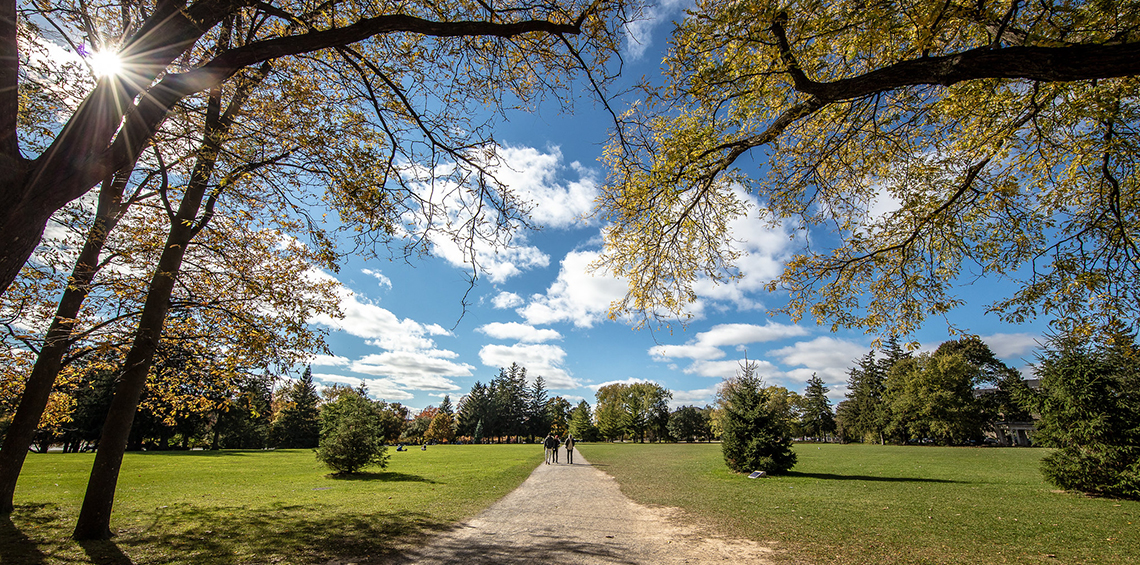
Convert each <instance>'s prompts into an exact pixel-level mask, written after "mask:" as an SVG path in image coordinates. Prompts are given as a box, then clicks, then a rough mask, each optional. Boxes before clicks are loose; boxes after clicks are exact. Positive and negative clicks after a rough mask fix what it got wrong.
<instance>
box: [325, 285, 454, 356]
mask: <svg viewBox="0 0 1140 565" xmlns="http://www.w3.org/2000/svg"><path fill="white" fill-rule="evenodd" d="M320 276H324V277H328V278H332V277H330V276H329V275H328V274H325V273H320ZM338 293H339V295H340V309H341V312H342V313H343V314H344V318H341V319H337V318H333V317H330V316H328V315H325V314H321V315H318V316H317V317H316V318H314V319H313V320H312V322H313V323H317V324H321V325H324V326H328V327H330V328H332V329H335V330H341V331H344V332H348V333H349V334H351V335H354V336H356V337H362V338H369V339H370V340H371V341H369V343H370V344H372V345H376V346H377V347H382V348H384V349H391V350H418V349H428V348H431V347H433V345H434V342H433V341H432V339H431V338H430V337H428V336H430V335H447V334H448V333H449V332H448V331H447V330H445V329H443V328H442V327H440V326H439V325H437V324H427V325H425V324H420V323H419V322H416V321H415V320H411V319H408V318H405V319H403V320H401V319H400V318H398V317H397V316H396V315H395V314H393V313H392V312H391V311H389V310H386V309H384V308H381V307H379V306H377V305H375V304H372V303H371V302H367V301H361V300H360V299H359V298H358V297H357V295H356V294H355V293H353V292H352V291H351V290H348V289H347V288H344V287H341V289H340V290H338Z"/></svg>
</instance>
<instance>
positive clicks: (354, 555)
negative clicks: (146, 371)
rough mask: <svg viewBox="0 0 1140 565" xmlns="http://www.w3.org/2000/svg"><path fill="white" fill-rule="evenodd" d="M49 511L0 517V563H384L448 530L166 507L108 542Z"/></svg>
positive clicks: (303, 513) (347, 516) (123, 521)
mask: <svg viewBox="0 0 1140 565" xmlns="http://www.w3.org/2000/svg"><path fill="white" fill-rule="evenodd" d="M44 506H48V505H37V506H27V505H26V506H17V514H14V515H13V518H14V520H9V519H7V518H0V563H3V564H4V565H8V564H9V563H13V564H20V565H23V564H30V565H44V564H48V563H69V564H71V563H84V564H85V563H92V564H98V565H158V564H175V563H177V564H180V565H181V564H187V565H221V564H227V565H228V564H239V563H265V564H268V563H282V564H293V563H328V562H330V561H333V562H341V563H350V562H351V563H360V564H361V565H363V564H374V563H387V562H390V561H391V560H392V559H394V558H396V556H398V555H400V552H401V551H403V550H406V549H407V548H409V547H413V546H416V545H422V544H423V543H424V540H426V539H427V537H428V536H430V535H432V534H433V533H436V532H440V531H445V530H448V529H450V528H451V527H452V526H451V525H450V524H448V523H444V522H441V521H439V520H437V519H436V518H433V517H432V516H430V515H428V514H426V513H421V512H411V511H393V512H376V513H371V514H367V513H363V512H354V511H353V510H352V509H351V508H342V507H332V506H328V505H318V504H312V505H307V504H306V505H284V504H282V505H278V506H270V507H264V506H262V507H258V508H256V509H249V508H243V507H195V506H188V505H177V506H174V505H172V506H170V507H168V508H163V509H160V510H158V511H156V512H148V513H136V514H133V516H134V517H136V518H138V521H135V522H133V523H132V522H129V521H127V518H126V517H121V518H120V519H119V521H117V522H113V523H112V528H113V529H115V530H116V536H115V538H114V539H113V540H111V541H93V542H82V543H81V542H76V541H74V540H71V539H70V534H71V528H72V527H73V526H74V518H75V517H74V516H73V515H71V514H70V513H68V512H63V511H60V509H59V508H58V507H54V506H52V507H51V508H43V507H44Z"/></svg>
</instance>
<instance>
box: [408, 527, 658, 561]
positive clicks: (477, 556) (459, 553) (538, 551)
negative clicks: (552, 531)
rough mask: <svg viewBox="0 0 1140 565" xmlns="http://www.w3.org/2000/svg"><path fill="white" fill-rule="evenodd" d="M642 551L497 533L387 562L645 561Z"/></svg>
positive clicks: (448, 541)
mask: <svg viewBox="0 0 1140 565" xmlns="http://www.w3.org/2000/svg"><path fill="white" fill-rule="evenodd" d="M641 557H642V556H641V555H639V554H637V553H636V552H630V551H627V548H624V547H622V546H615V545H612V544H605V543H586V542H583V541H582V540H578V539H569V538H562V537H558V536H552V535H543V534H534V535H531V536H530V537H529V538H527V540H526V543H517V541H516V542H509V543H503V542H496V541H494V537H490V536H489V537H476V538H472V537H446V538H441V539H439V540H437V541H435V542H434V543H432V545H430V546H428V547H425V548H421V549H418V550H414V551H409V552H408V553H406V554H403V555H395V556H394V557H393V558H392V559H391V560H390V561H388V562H387V563H391V564H393V565H412V564H414V563H422V562H427V563H463V564H464V565H530V564H533V563H543V564H550V563H553V564H555V565H558V564H566V565H570V564H574V565H577V564H580V563H612V564H614V565H634V564H637V563H643V561H642V560H641Z"/></svg>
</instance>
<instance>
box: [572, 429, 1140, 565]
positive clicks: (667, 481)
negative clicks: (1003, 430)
mask: <svg viewBox="0 0 1140 565" xmlns="http://www.w3.org/2000/svg"><path fill="white" fill-rule="evenodd" d="M579 449H580V451H581V452H582V454H583V455H584V456H585V457H586V458H587V459H589V460H590V462H592V463H594V464H595V465H597V466H598V468H599V469H601V470H603V471H605V472H606V473H609V474H610V475H612V476H613V477H614V478H616V479H617V481H618V483H619V484H620V485H621V488H622V491H623V492H625V493H626V494H627V495H629V496H630V497H632V498H633V499H635V500H637V501H639V502H642V503H646V504H657V505H665V506H675V507H680V508H683V509H684V510H685V511H686V513H687V516H688V517H689V518H690V519H692V520H694V521H696V522H698V523H701V524H704V525H707V526H708V527H709V528H710V530H711V531H718V532H721V533H724V534H729V535H734V536H739V537H746V538H751V539H754V540H757V541H761V542H764V543H768V544H771V545H772V546H773V547H774V548H776V549H777V550H778V553H777V559H778V560H780V561H782V562H791V563H811V564H836V565H852V564H874V565H885V564H904V563H915V564H917V563H924V564H925V563H953V564H963V565H965V564H970V565H975V564H991V563H1055V564H1066V565H1069V564H1078V563H1103V564H1113V565H1118V564H1119V565H1126V564H1134V563H1140V502H1131V501H1119V500H1111V499H1098V498H1089V497H1085V496H1080V495H1075V494H1070V493H1063V492H1057V491H1055V490H1054V489H1053V488H1052V487H1051V486H1050V485H1048V484H1046V483H1045V482H1044V481H1043V480H1042V478H1041V475H1040V473H1039V472H1038V470H1037V463H1038V461H1039V459H1040V458H1041V457H1042V456H1043V455H1044V454H1045V453H1046V452H1045V451H1043V450H1039V449H1024V448H1022V449H1014V448H1006V449H999V448H940V447H895V446H873V445H831V444H825V445H812V444H801V445H797V446H796V452H797V453H798V454H799V462H798V463H797V464H796V466H795V468H794V469H793V472H792V473H791V474H790V475H786V476H780V477H775V478H766V479H755V480H752V479H748V478H747V477H745V476H743V475H737V474H734V473H732V472H731V471H729V470H728V468H727V467H725V465H724V459H723V458H722V456H721V452H720V445H718V444H712V445H709V444H697V445H689V444H662V445H636V444H621V445H615V444H589V445H586V444H579Z"/></svg>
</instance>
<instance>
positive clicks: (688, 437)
mask: <svg viewBox="0 0 1140 565" xmlns="http://www.w3.org/2000/svg"><path fill="white" fill-rule="evenodd" d="M668 428H669V435H670V436H672V437H673V439H675V440H677V441H688V442H692V441H694V440H697V439H702V438H708V437H709V435H710V430H709V423H708V419H707V418H706V417H705V414H704V411H702V410H701V409H700V408H697V407H696V406H682V407H680V408H678V409H677V410H676V411H674V412H673V413H672V414H670V415H669V424H668Z"/></svg>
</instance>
